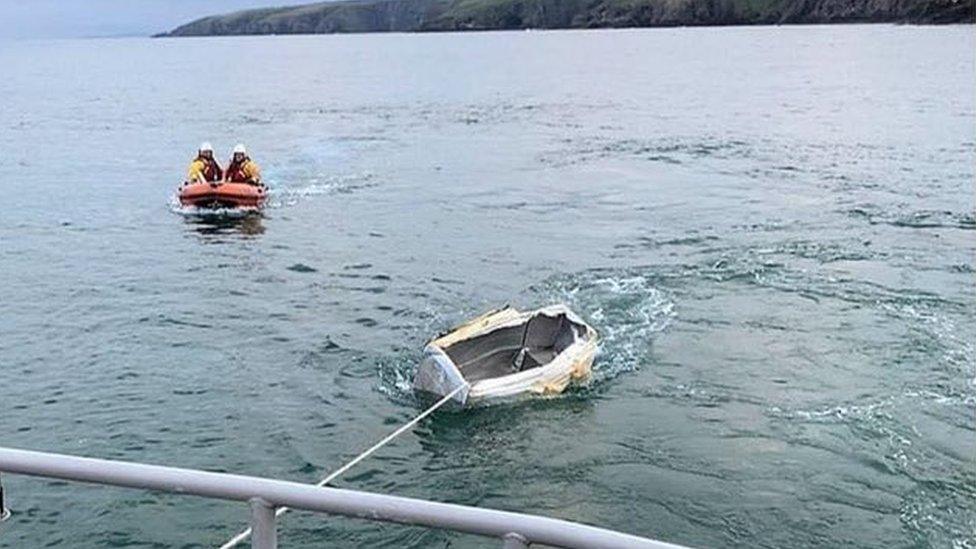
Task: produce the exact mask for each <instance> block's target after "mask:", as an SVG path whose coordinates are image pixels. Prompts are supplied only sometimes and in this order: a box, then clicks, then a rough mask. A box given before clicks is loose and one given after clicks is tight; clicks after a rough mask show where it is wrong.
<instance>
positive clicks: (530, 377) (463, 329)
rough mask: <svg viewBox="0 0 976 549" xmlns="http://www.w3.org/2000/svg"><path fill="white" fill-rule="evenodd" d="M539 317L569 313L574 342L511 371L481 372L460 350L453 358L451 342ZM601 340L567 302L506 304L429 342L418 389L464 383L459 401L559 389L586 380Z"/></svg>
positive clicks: (436, 391)
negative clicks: (520, 307) (526, 306)
mask: <svg viewBox="0 0 976 549" xmlns="http://www.w3.org/2000/svg"><path fill="white" fill-rule="evenodd" d="M539 317H547V318H548V319H557V318H560V317H563V318H566V319H568V320H569V322H571V323H572V324H573V326H574V327H575V329H576V330H578V332H579V333H578V334H577V336H576V337H574V338H573V341H572V343H570V344H568V345H566V346H565V347H564V348H561V349H560V350H559V352H554V353H553V354H552V356H551V358H548V357H547V360H545V362H544V363H541V362H540V363H539V364H538V365H535V366H534V367H531V368H528V369H524V370H522V371H516V370H514V369H513V370H511V373H507V372H504V368H502V371H501V373H500V375H499V373H498V372H497V371H496V373H493V374H491V375H481V376H479V375H473V374H472V372H470V371H468V370H467V369H466V368H467V366H466V363H465V361H464V360H462V359H461V358H459V356H458V353H457V352H456V351H455V352H454V353H453V354H454V357H453V358H452V354H451V353H452V346H455V345H457V344H462V345H463V344H465V342H469V343H470V342H472V341H474V340H476V339H478V338H484V337H489V336H492V334H496V333H501V331H504V330H511V329H513V328H515V329H517V330H518V329H521V328H520V327H522V326H525V325H526V324H527V323H529V322H531V321H532V319H535V318H539ZM492 337H493V336H492ZM522 343H523V344H524V343H525V342H524V341H523V342H522ZM597 344H598V336H597V333H596V331H595V330H593V328H591V327H590V326H589V325H587V324H586V323H585V322H583V321H582V320H580V319H579V317H577V316H576V315H575V314H574V313H572V311H570V310H569V309H568V308H566V307H565V306H563V305H554V306H551V307H545V308H542V309H538V310H536V311H530V312H525V313H522V312H519V311H517V310H515V309H513V308H511V307H506V308H503V309H499V310H497V311H492V312H490V313H487V314H485V315H482V316H480V317H478V318H476V319H474V320H472V321H470V322H468V323H466V324H463V325H461V326H459V327H457V328H455V329H454V330H452V331H451V332H449V333H447V334H445V335H442V336H440V337H438V338H435V339H434V340H432V341H431V342H430V343H428V344H427V346H426V347H425V348H424V360H423V361H422V362H421V364H420V366H419V367H418V369H417V373H416V376H415V377H414V389H415V390H417V391H418V392H421V393H429V394H432V395H434V396H446V395H448V394H451V393H452V392H453V391H455V390H457V389H459V388H460V390H459V391H458V393H457V394H455V396H454V397H453V400H454V403H455V404H456V405H457V406H460V407H465V406H475V405H479V404H488V403H491V402H493V401H503V400H510V399H517V398H520V397H524V396H533V395H555V394H559V393H562V392H563V391H565V390H566V388H567V387H569V386H570V385H572V384H574V383H582V382H585V381H586V380H587V379H588V378H589V377H590V374H591V372H592V368H593V360H594V358H595V357H596V352H597ZM454 349H456V347H454ZM474 352H475V353H477V352H479V351H474ZM500 352H504V351H500ZM475 360H478V359H475ZM494 362H495V363H496V366H497V364H502V365H504V363H505V362H504V361H497V360H496V361H494ZM469 363H470V362H469Z"/></svg>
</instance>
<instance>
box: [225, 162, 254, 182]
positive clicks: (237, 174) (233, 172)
mask: <svg viewBox="0 0 976 549" xmlns="http://www.w3.org/2000/svg"><path fill="white" fill-rule="evenodd" d="M250 162H251V159H250V158H249V157H246V156H245V157H244V160H241V161H240V162H234V161H233V160H231V161H230V164H229V165H228V166H227V174H226V177H227V181H230V182H231V183H247V182H249V181H250V179H251V174H250V173H249V171H248V170H247V169H246V166H247V165H248V163H250Z"/></svg>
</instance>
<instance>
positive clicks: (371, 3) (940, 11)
mask: <svg viewBox="0 0 976 549" xmlns="http://www.w3.org/2000/svg"><path fill="white" fill-rule="evenodd" d="M974 2H976V0H345V1H339V2H323V3H318V4H308V5H303V6H295V7H288V8H271V9H258V10H247V11H241V12H236V13H231V14H228V15H221V16H213V17H205V18H203V19H199V20H197V21H193V22H191V23H188V24H186V25H183V26H181V27H178V28H176V29H174V30H173V31H171V32H169V33H164V34H162V35H160V36H212V35H233V34H321V33H338V32H390V31H401V32H412V31H447V30H490V29H525V28H536V29H566V28H600V27H657V26H679V25H689V26H691V25H751V24H793V23H852V22H878V23H883V22H888V23H972V22H973V13H974V9H973V7H974Z"/></svg>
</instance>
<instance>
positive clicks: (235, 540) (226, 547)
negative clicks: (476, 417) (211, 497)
mask: <svg viewBox="0 0 976 549" xmlns="http://www.w3.org/2000/svg"><path fill="white" fill-rule="evenodd" d="M467 387H468V384H467V383H465V384H463V385H461V386H459V387H458V388H457V389H454V390H453V391H451V392H450V393H448V394H447V395H445V396H444V398H442V399H440V400H438V401H437V402H436V403H435V404H434V405H433V406H431V407H430V408H427V409H426V410H424V411H423V412H421V413H420V415H418V416H417V417H415V418H413V419H411V420H410V421H408V422H407V423H405V424H403V425H401V426H400V428H398V429H397V430H396V431H393V432H392V433H390V434H389V435H387V437H386V438H384V439H383V440H381V441H379V442H377V443H376V444H374V445H373V446H372V447H371V448H370V449H368V450H366V451H365V452H363V453H361V454H359V455H358V456H356V457H354V458H353V459H352V461H350V462H348V463H346V464H345V465H343V466H342V467H339V468H338V469H336V470H335V471H334V472H332V473H330V474H329V476H327V477H325V478H324V479H322V480H320V481H319V482H318V484H316V485H315V486H316V487H317V488H321V487H323V486H325V485H326V484H328V483H330V482H332V481H333V480H335V479H336V478H338V477H339V476H341V475H342V474H343V473H345V472H346V471H348V470H349V469H352V468H353V467H355V466H356V464H357V463H359V462H360V461H362V460H364V459H366V458H368V457H369V456H370V455H371V454H372V453H373V452H375V451H377V450H379V449H380V448H382V447H383V446H384V445H386V444H387V443H388V442H390V441H391V440H393V439H395V438H396V437H398V436H399V435H401V434H403V433H404V432H405V431H407V430H409V429H410V428H412V427H413V426H415V425H417V423H420V420H422V419H424V418H425V417H427V416H429V415H430V414H432V413H433V412H434V410H436V409H438V408H440V407H441V406H443V405H444V404H446V403H447V402H448V401H449V400H451V399H452V398H454V395H456V394H458V393H460V392H461V390H462V389H465V388H467ZM288 511H289V508H288V507H278V508H277V509H275V517H280V516H281V515H284V514H285V513H287V512H288ZM250 536H251V529H250V528H248V529H246V530H244V531H242V532H241V533H240V534H237V535H236V536H234V537H232V538H231V539H229V540H228V541H227V542H226V543H224V544H223V545H221V546H220V549H230V548H231V547H237V545H239V544H240V543H241V542H242V541H244V540H246V539H247V538H249V537H250Z"/></svg>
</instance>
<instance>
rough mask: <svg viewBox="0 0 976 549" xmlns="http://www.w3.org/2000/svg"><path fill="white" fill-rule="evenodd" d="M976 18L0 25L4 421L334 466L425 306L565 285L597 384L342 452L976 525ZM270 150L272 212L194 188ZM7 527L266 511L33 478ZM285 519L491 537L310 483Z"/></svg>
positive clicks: (185, 519) (398, 404)
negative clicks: (439, 25)
mask: <svg viewBox="0 0 976 549" xmlns="http://www.w3.org/2000/svg"><path fill="white" fill-rule="evenodd" d="M974 52H976V40H974V32H973V28H972V27H971V26H955V27H938V28H936V27H909V26H834V27H781V28H777V27H766V28H713V29H668V30H663V29H662V30H633V31H593V32H511V33H477V34H436V35H433V34H432V35H359V36H314V37H313V36H307V37H249V38H214V39H177V40H151V39H116V40H74V41H25V42H13V43H3V44H0V75H2V77H0V98H2V99H0V176H2V177H0V188H2V189H3V201H2V207H0V289H2V294H0V445H2V446H11V447H19V448H27V449H36V450H48V451H57V452H67V453H71V454H81V455H87V456H97V457H106V458H119V459H129V460H137V461H144V462H151V463H162V464H170V465H177V466H186V467H196V468H204V469H209V470H218V471H233V472H240V473H246V474H254V475H261V476H271V477H278V478H285V479H291V480H295V481H302V482H314V481H316V480H318V479H319V478H321V477H323V476H324V475H325V474H326V473H327V472H329V471H331V470H333V469H334V468H336V467H338V466H339V465H340V464H342V463H344V462H345V461H346V460H348V459H350V458H351V457H353V456H354V455H356V454H357V453H358V452H359V451H361V450H362V449H364V448H366V447H367V446H369V445H370V444H372V443H373V442H374V441H376V440H378V439H379V438H381V437H382V436H383V435H385V434H386V433H388V432H389V431H391V430H392V429H394V428H395V426H396V425H398V424H400V423H403V422H404V421H406V420H408V419H409V418H411V417H412V416H414V415H415V414H416V413H418V411H419V410H420V409H422V404H421V403H420V402H418V401H417V400H416V399H415V398H414V396H413V395H412V394H411V392H410V389H409V385H410V380H411V377H412V374H413V371H414V368H415V366H416V364H417V362H418V359H419V357H420V349H421V347H422V346H423V344H424V342H425V341H426V340H427V339H428V338H429V337H430V336H432V335H433V334H436V333H437V332H439V331H441V330H444V329H446V328H449V327H450V326H452V325H453V324H455V323H457V322H459V321H462V320H464V319H466V318H468V317H470V316H473V315H476V314H479V313H481V312H483V311H485V310H486V309H489V308H492V307H496V306H499V305H501V304H504V303H506V302H510V303H512V304H514V305H516V306H519V307H525V308H528V307H534V306H538V305H541V304H547V303H551V302H559V301H561V302H566V303H568V304H569V305H571V306H572V307H573V308H575V309H576V310H577V311H579V313H580V314H581V315H582V316H583V317H585V318H586V319H588V320H589V321H590V322H591V323H592V324H593V325H594V326H595V327H596V328H597V329H598V330H600V331H601V333H602V335H603V343H602V347H601V352H600V355H599V357H598V359H597V364H596V365H595V378H594V381H593V383H592V384H591V385H590V386H589V387H587V388H584V389H580V390H576V391H572V392H570V393H569V394H566V395H563V396H561V397H559V398H555V399H553V400H536V401H531V402H525V403H521V404H509V405H503V406H495V407H490V408H485V409H477V410H472V411H465V412H461V413H439V414H435V415H434V416H433V417H432V418H430V419H428V420H426V421H424V422H423V423H422V424H421V425H420V426H419V427H418V428H417V429H416V430H415V431H412V432H410V433H408V434H406V435H404V436H403V437H401V438H400V439H398V440H397V441H396V442H395V443H394V444H392V445H390V446H388V447H386V448H385V449H383V450H382V451H380V452H379V453H378V455H377V456H376V457H374V458H372V459H370V460H368V461H366V462H364V463H363V464H361V465H360V466H359V467H357V468H356V469H354V470H353V471H351V472H350V473H349V474H348V475H347V476H346V477H344V478H342V479H341V480H340V481H339V482H337V485H338V486H342V487H349V488H357V489H362V490H369V491H374V492H384V493H390V494H398V495H404V496H416V497H423V498H430V499H435V500H440V501H449V502H457V503H464V504H471V505H480V506H486V507H494V508H500V509H509V510H517V511H525V512H531V513H540V514H545V515H550V516H555V517H561V518H566V519H572V520H578V521H583V522H587V523H592V524H597V525H602V526H607V527H612V528H617V529H621V530H625V531H628V532H632V533H637V534H642V535H646V536H652V537H655V538H660V539H664V540H667V541H671V542H676V543H682V544H688V545H693V546H708V547H733V546H758V547H787V546H789V547H812V546H828V547H839V546H844V547H877V546H885V547H952V548H972V547H974V546H976V541H974V531H976V465H974V456H976V427H974V425H976V417H974V416H976V371H974V369H976V365H974V364H976V348H974V345H976V274H974V263H973V262H974V254H976V232H974V230H976V218H974V193H973V189H974V187H973V178H974V164H973V161H974V153H976V144H974V116H976V114H974V110H976V108H974V102H976V96H974V90H976V71H974V56H976V54H974ZM203 140H210V141H213V142H214V144H215V145H216V146H217V148H218V156H219V157H220V158H221V159H222V160H223V159H225V158H226V157H227V156H228V154H229V150H230V148H231V147H232V146H233V145H234V143H236V142H237V141H242V142H244V143H246V144H247V145H248V147H249V148H250V150H251V151H252V153H253V156H254V158H255V159H256V160H258V162H260V163H261V164H262V165H263V167H264V171H265V174H266V177H267V179H268V181H269V183H270V185H271V186H272V188H273V191H272V193H273V195H272V196H273V199H272V203H271V205H270V207H269V208H268V209H267V211H266V212H265V214H264V215H263V216H261V217H248V218H244V219H219V220H214V219H199V218H194V217H192V216H188V215H185V213H183V212H180V211H178V209H177V208H175V207H174V205H173V201H172V196H173V191H174V188H175V186H176V184H177V183H178V182H179V181H180V180H181V178H182V177H183V171H184V169H185V166H186V164H187V163H188V161H189V160H190V158H191V156H192V155H193V153H194V149H195V148H196V145H197V144H198V143H199V142H200V141H203ZM4 482H5V485H6V487H7V489H8V492H9V503H10V505H11V506H12V507H13V509H14V513H15V514H14V517H13V519H12V520H11V521H10V522H8V523H5V524H4V525H3V526H2V527H0V547H3V548H21V547H208V546H213V545H215V544H218V543H220V542H222V541H223V540H225V539H226V538H227V537H229V536H230V535H232V534H233V533H234V532H236V531H237V530H238V529H239V528H240V527H241V526H243V525H244V523H245V522H246V516H247V514H246V508H245V506H243V505H236V504H231V503H220V502H211V501H207V500H202V499H196V498H185V497H177V496H170V495H158V494H151V493H143V492H138V491H130V490H122V489H108V488H98V487H91V486H84V485H78V484H67V483H62V482H49V481H45V480H40V479H30V478H25V477H12V476H6V477H5V478H4ZM281 541H282V544H283V546H286V547H320V546H325V547H350V546H383V547H482V546H485V547H493V546H495V542H494V541H490V540H483V539H481V538H474V537H467V536H459V535H455V534H450V533H444V532H436V531H427V530H423V529H417V528H401V527H395V526H380V525H375V524H371V523H366V522H362V521H354V520H346V519H340V518H335V517H325V516H314V515H310V514H301V513H293V514H290V515H288V516H287V517H286V518H285V519H283V521H282V523H281Z"/></svg>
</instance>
